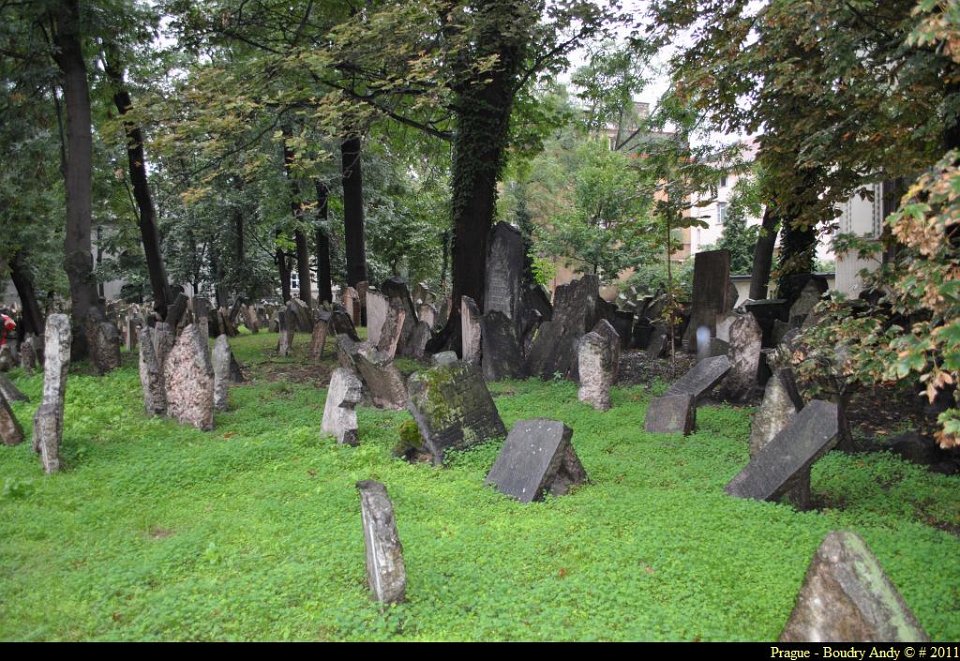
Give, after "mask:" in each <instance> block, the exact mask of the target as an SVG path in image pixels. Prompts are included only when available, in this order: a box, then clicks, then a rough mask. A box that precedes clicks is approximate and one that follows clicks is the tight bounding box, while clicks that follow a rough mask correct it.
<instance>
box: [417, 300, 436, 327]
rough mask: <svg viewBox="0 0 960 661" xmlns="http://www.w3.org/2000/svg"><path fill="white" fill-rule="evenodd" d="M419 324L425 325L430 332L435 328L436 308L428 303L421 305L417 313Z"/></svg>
mask: <svg viewBox="0 0 960 661" xmlns="http://www.w3.org/2000/svg"><path fill="white" fill-rule="evenodd" d="M417 314H418V316H419V317H420V322H421V323H424V324H426V325H427V327H428V328H429V329H430V330H433V329H434V328H436V327H437V308H435V307H434V306H433V305H432V304H430V303H421V304H420V309H419V310H418V312H417Z"/></svg>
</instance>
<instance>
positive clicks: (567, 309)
mask: <svg viewBox="0 0 960 661" xmlns="http://www.w3.org/2000/svg"><path fill="white" fill-rule="evenodd" d="M599 287H600V280H599V278H598V277H597V276H595V275H585V276H583V277H582V278H580V279H579V280H574V281H573V282H571V283H570V284H567V285H561V286H559V287H557V289H556V291H555V292H554V305H553V317H552V318H551V320H550V321H546V322H544V323H542V324H541V325H540V328H539V329H537V335H536V337H535V338H534V340H533V344H532V345H531V347H530V352H529V355H528V357H527V359H528V366H529V369H530V373H531V374H534V375H536V376H539V377H540V378H542V379H550V378H553V376H554V375H555V374H560V375H562V376H567V375H568V374H570V373H571V372H572V371H574V370H575V369H576V361H577V343H578V342H579V340H580V337H581V336H582V335H583V334H584V333H586V332H588V331H589V330H590V329H592V328H593V327H594V325H595V324H596V323H597V319H598V318H597V301H598V300H600V299H599V298H598V296H597V291H598V290H599Z"/></svg>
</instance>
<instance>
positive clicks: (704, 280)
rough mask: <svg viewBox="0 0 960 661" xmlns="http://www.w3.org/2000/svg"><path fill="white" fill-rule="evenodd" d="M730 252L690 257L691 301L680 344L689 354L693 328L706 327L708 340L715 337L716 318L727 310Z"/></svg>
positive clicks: (693, 343)
mask: <svg viewBox="0 0 960 661" xmlns="http://www.w3.org/2000/svg"><path fill="white" fill-rule="evenodd" d="M729 284H730V252H729V251H727V250H708V251H705V252H698V253H697V254H696V255H694V262H693V302H692V307H691V310H690V323H689V325H688V326H687V332H686V333H685V334H684V337H683V343H684V346H685V347H686V348H687V351H688V352H690V353H697V341H696V338H697V329H698V328H700V327H701V326H706V327H707V328H709V329H710V337H716V335H717V317H718V316H720V315H721V314H723V313H724V312H727V311H728V310H730V308H731V305H730V290H729Z"/></svg>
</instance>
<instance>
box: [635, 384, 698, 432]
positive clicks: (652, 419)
mask: <svg viewBox="0 0 960 661" xmlns="http://www.w3.org/2000/svg"><path fill="white" fill-rule="evenodd" d="M696 426H697V400H696V398H695V397H694V396H693V395H691V394H689V393H687V394H682V395H664V396H663V397H657V398H655V399H653V400H652V401H651V402H650V406H649V407H647V417H646V419H645V420H644V423H643V429H644V431H648V432H651V433H654V434H683V435H684V436H689V435H690V434H692V433H693V431H694V430H695V429H696Z"/></svg>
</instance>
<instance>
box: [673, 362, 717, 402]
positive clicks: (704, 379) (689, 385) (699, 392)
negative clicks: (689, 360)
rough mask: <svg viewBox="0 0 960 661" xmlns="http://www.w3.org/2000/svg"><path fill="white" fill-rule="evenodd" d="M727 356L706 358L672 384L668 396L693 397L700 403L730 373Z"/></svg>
mask: <svg viewBox="0 0 960 661" xmlns="http://www.w3.org/2000/svg"><path fill="white" fill-rule="evenodd" d="M731 366H732V364H731V362H730V359H729V358H728V357H727V356H714V357H713V358H705V359H703V360H701V361H700V362H699V363H697V364H696V365H694V366H693V367H691V368H690V370H689V371H688V372H687V373H686V374H684V375H683V376H681V377H680V378H679V379H677V380H676V381H674V382H673V384H671V386H670V388H668V389H667V392H666V394H667V395H693V396H694V398H695V399H697V400H698V401H699V400H700V399H702V398H703V397H704V396H706V395H707V394H708V393H709V392H710V391H711V390H713V388H714V387H715V386H716V385H717V384H718V383H720V381H721V380H722V379H723V377H725V376H726V375H727V373H728V372H729V371H730V368H731Z"/></svg>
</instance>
